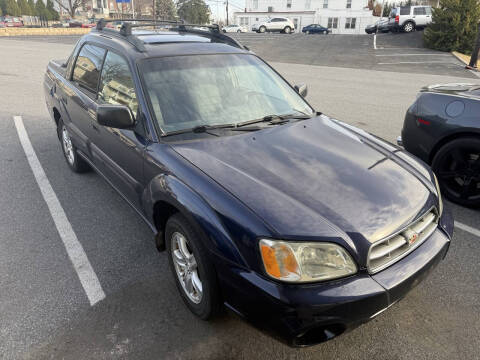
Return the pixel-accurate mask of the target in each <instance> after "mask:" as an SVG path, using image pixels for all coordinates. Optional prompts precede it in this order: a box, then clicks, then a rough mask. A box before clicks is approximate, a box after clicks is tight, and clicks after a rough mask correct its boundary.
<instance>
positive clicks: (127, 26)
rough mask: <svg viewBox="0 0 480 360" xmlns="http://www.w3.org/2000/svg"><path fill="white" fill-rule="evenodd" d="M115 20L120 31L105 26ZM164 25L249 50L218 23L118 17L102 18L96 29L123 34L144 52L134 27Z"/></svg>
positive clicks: (113, 33)
mask: <svg viewBox="0 0 480 360" xmlns="http://www.w3.org/2000/svg"><path fill="white" fill-rule="evenodd" d="M114 21H121V22H122V26H121V28H120V31H115V30H114V29H110V28H105V26H106V24H107V23H109V22H114ZM132 22H141V23H142V24H132ZM162 25H176V26H174V27H171V28H170V29H171V30H176V31H179V32H188V33H193V34H198V35H209V36H211V37H213V38H215V39H218V40H221V41H224V42H228V43H230V44H231V45H233V46H235V47H238V48H240V49H245V50H248V48H247V47H245V46H243V45H242V44H241V43H240V42H238V41H237V40H235V39H234V38H231V37H229V36H227V35H224V34H222V33H221V32H220V27H219V26H218V24H213V25H202V24H186V23H185V22H183V21H172V20H157V21H155V20H146V19H125V20H123V19H120V20H119V19H116V20H105V19H103V18H102V19H100V20H99V21H98V23H97V26H96V30H97V31H108V33H109V34H112V35H116V36H118V35H120V36H123V37H125V38H126V39H127V41H128V42H129V43H131V44H132V45H133V46H135V48H136V49H137V50H138V51H140V52H144V51H146V49H145V46H144V44H143V42H142V41H141V40H140V39H139V38H138V37H137V36H135V35H133V34H132V28H135V27H147V26H152V27H154V28H155V27H157V26H162ZM195 28H207V29H209V30H210V31H203V30H199V29H195Z"/></svg>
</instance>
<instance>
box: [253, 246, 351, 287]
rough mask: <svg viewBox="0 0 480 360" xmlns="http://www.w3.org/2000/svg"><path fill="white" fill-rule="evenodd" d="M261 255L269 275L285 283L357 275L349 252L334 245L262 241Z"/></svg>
mask: <svg viewBox="0 0 480 360" xmlns="http://www.w3.org/2000/svg"><path fill="white" fill-rule="evenodd" d="M260 253H261V255H262V260H263V265H264V266H265V271H266V272H267V274H268V275H269V276H271V277H272V278H274V279H277V280H282V281H286V282H313V281H321V280H329V279H336V278H340V277H344V276H348V275H351V274H354V273H356V272H357V266H356V265H355V262H354V261H353V260H352V258H351V257H350V255H349V254H348V253H347V251H346V250H345V249H343V248H342V247H341V246H339V245H336V244H332V243H303V242H286V241H277V240H267V239H262V240H260Z"/></svg>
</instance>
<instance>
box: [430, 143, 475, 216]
mask: <svg viewBox="0 0 480 360" xmlns="http://www.w3.org/2000/svg"><path fill="white" fill-rule="evenodd" d="M432 169H433V171H434V172H435V174H436V175H437V177H438V180H439V182H440V187H441V189H442V194H443V195H444V196H445V197H446V198H447V199H449V200H451V201H453V202H455V203H457V204H460V205H463V206H468V207H480V139H478V138H460V139H456V140H453V141H451V142H449V143H447V144H445V145H444V146H443V147H442V148H440V150H439V151H438V152H437V153H436V154H435V156H434V158H433V161H432Z"/></svg>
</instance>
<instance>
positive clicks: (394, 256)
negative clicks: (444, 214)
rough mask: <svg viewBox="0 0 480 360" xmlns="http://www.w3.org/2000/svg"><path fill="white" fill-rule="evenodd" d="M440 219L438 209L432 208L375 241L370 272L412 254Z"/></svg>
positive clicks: (371, 250) (369, 252)
mask: <svg viewBox="0 0 480 360" xmlns="http://www.w3.org/2000/svg"><path fill="white" fill-rule="evenodd" d="M438 219H439V215H438V211H437V209H436V208H432V209H430V210H429V211H427V212H426V213H425V214H424V215H423V216H421V217H420V218H419V219H417V220H415V221H414V222H413V223H411V224H409V225H408V226H406V227H404V228H403V229H401V230H400V231H397V232H395V233H394V234H392V235H390V236H388V237H386V238H385V239H382V240H379V241H377V242H375V243H373V244H372V246H370V249H369V251H368V259H367V269H368V272H369V273H370V274H375V273H377V272H379V271H381V270H383V269H385V268H387V267H389V266H390V265H392V264H393V263H395V262H397V261H399V260H400V259H403V258H404V257H405V256H407V255H408V254H410V253H411V252H412V251H413V250H415V249H416V248H417V247H419V246H420V245H421V244H422V243H423V242H424V241H425V240H427V239H428V238H429V237H430V235H432V234H433V232H434V231H435V230H436V228H437V227H438ZM414 238H415V239H414ZM411 242H413V243H412V244H411Z"/></svg>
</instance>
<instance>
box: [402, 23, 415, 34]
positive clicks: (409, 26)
mask: <svg viewBox="0 0 480 360" xmlns="http://www.w3.org/2000/svg"><path fill="white" fill-rule="evenodd" d="M403 30H404V31H405V32H412V31H413V24H412V23H407V24H405V27H404V28H403Z"/></svg>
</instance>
